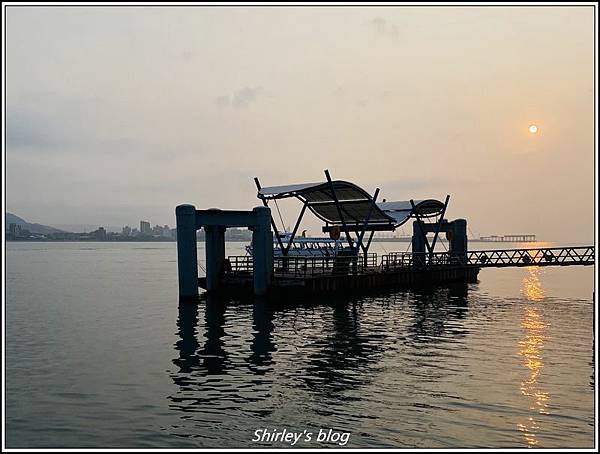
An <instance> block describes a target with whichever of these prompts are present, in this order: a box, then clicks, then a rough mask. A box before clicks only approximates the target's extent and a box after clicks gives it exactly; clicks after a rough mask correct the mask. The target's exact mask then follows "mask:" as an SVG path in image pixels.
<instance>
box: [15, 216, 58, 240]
mask: <svg viewBox="0 0 600 454" xmlns="http://www.w3.org/2000/svg"><path fill="white" fill-rule="evenodd" d="M11 224H17V225H20V226H22V228H23V229H26V230H29V231H30V232H31V233H41V234H43V235H47V234H48V233H59V232H64V230H59V229H56V228H54V227H50V226H47V225H43V224H33V223H30V222H27V221H26V220H25V219H23V218H20V217H19V216H17V215H15V214H12V213H9V212H6V215H5V230H8V227H9V226H10V225H11Z"/></svg>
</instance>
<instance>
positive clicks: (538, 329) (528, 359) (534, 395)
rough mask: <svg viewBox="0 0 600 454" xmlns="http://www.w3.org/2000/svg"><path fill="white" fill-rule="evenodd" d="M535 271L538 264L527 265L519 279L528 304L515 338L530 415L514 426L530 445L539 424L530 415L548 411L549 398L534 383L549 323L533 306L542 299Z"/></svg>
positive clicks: (541, 358)
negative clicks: (524, 370)
mask: <svg viewBox="0 0 600 454" xmlns="http://www.w3.org/2000/svg"><path fill="white" fill-rule="evenodd" d="M539 274H540V269H539V268H538V267H534V266H532V267H528V268H527V275H526V276H525V278H524V279H523V288H522V293H523V296H525V297H526V298H527V301H528V305H527V306H526V307H525V311H524V314H523V319H522V321H521V327H522V328H523V329H524V331H525V332H524V336H523V338H522V339H521V340H520V341H519V355H520V356H521V358H522V363H523V365H524V366H525V367H526V368H527V370H528V372H529V377H528V378H527V379H525V380H524V381H522V382H521V386H520V389H521V394H522V395H524V396H526V397H527V398H529V399H530V401H531V405H530V407H529V408H530V410H531V411H532V412H534V414H533V415H532V416H530V417H529V418H527V419H526V420H525V421H524V422H521V423H518V424H517V427H518V429H519V430H520V431H521V432H523V436H524V437H525V441H526V442H527V445H528V446H530V447H533V446H536V445H538V443H539V440H538V438H537V433H538V431H539V428H540V427H539V425H538V422H537V421H536V419H535V417H534V416H536V414H537V415H546V414H549V412H548V403H549V400H550V394H549V393H548V392H546V391H543V390H542V389H540V388H539V384H538V378H539V376H540V374H541V372H542V369H543V368H544V360H543V359H544V358H543V356H542V350H543V348H544V341H545V340H546V328H547V327H548V325H549V324H548V323H547V322H546V321H545V320H544V317H543V315H542V314H541V313H540V311H539V310H538V308H537V307H536V306H537V303H539V302H540V301H542V300H543V299H544V289H543V288H542V285H541V282H540V278H539Z"/></svg>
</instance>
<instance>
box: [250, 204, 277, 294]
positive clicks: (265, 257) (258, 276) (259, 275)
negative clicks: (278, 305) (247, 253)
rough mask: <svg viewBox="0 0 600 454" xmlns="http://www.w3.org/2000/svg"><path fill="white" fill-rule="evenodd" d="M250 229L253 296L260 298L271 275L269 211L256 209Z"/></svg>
mask: <svg viewBox="0 0 600 454" xmlns="http://www.w3.org/2000/svg"><path fill="white" fill-rule="evenodd" d="M252 211H253V213H254V219H255V223H254V226H253V228H252V248H253V250H252V257H253V260H254V294H255V295H257V296H262V295H264V294H265V293H267V290H268V288H269V286H270V285H271V275H272V273H273V232H271V209H270V208H268V207H256V208H254V209H253V210H252Z"/></svg>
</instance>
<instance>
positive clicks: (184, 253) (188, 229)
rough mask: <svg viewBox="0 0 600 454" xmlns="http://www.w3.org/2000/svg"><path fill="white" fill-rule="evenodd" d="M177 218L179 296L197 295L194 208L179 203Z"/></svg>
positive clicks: (192, 297)
mask: <svg viewBox="0 0 600 454" xmlns="http://www.w3.org/2000/svg"><path fill="white" fill-rule="evenodd" d="M175 216H176V219H177V269H178V273H179V298H180V299H194V298H197V297H198V252H197V245H196V208H195V207H194V206H193V205H179V206H177V208H176V209H175Z"/></svg>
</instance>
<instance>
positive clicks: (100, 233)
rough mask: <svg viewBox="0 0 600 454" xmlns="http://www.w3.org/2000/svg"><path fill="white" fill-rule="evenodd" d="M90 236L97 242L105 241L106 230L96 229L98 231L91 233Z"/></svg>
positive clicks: (102, 228)
mask: <svg viewBox="0 0 600 454" xmlns="http://www.w3.org/2000/svg"><path fill="white" fill-rule="evenodd" d="M90 235H92V237H93V238H94V239H96V240H98V241H106V229H105V228H104V227H98V230H95V231H93V232H92V233H91V234H90Z"/></svg>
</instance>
